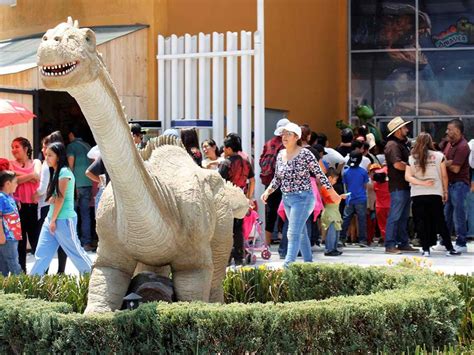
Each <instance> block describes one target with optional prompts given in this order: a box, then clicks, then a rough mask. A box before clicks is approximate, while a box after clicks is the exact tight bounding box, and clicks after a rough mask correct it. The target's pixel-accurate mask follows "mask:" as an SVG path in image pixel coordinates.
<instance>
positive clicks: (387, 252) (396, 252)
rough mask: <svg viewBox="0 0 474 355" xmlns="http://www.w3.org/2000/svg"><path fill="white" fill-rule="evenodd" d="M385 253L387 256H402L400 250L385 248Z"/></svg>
mask: <svg viewBox="0 0 474 355" xmlns="http://www.w3.org/2000/svg"><path fill="white" fill-rule="evenodd" d="M385 253H386V254H401V253H402V252H401V251H400V249H398V248H395V247H393V248H385Z"/></svg>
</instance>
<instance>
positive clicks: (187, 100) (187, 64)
mask: <svg viewBox="0 0 474 355" xmlns="http://www.w3.org/2000/svg"><path fill="white" fill-rule="evenodd" d="M191 52H192V45H191V35H190V34H188V33H186V34H185V35H184V53H186V54H190V53H191ZM191 64H192V59H191V58H186V59H185V60H184V87H185V89H184V91H185V92H184V118H186V119H188V120H193V119H195V117H192V113H191V112H192V107H191V96H192V90H193V85H192V81H193V80H192V72H191V70H192V69H191Z"/></svg>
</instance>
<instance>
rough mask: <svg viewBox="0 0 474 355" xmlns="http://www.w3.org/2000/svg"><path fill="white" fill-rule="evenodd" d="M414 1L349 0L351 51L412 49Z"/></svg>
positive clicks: (413, 43)
mask: <svg viewBox="0 0 474 355" xmlns="http://www.w3.org/2000/svg"><path fill="white" fill-rule="evenodd" d="M415 13H416V11H415V1H414V0H398V1H397V0H390V1H381V0H352V1H351V48H352V49H353V50H361V49H399V48H409V47H411V48H415V25H416V23H415V22H416V21H415Z"/></svg>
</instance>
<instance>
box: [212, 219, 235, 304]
mask: <svg viewBox="0 0 474 355" xmlns="http://www.w3.org/2000/svg"><path fill="white" fill-rule="evenodd" d="M233 222H234V219H233V218H232V215H231V214H225V215H223V216H222V217H221V218H219V219H218V220H217V223H216V229H215V231H214V236H213V237H212V240H211V249H212V262H213V264H214V272H213V274H212V281H211V293H210V296H209V302H219V303H223V302H224V291H223V289H222V280H224V277H225V272H226V267H227V264H228V263H229V256H230V252H231V249H232V241H233V239H232V228H233V225H234V223H233Z"/></svg>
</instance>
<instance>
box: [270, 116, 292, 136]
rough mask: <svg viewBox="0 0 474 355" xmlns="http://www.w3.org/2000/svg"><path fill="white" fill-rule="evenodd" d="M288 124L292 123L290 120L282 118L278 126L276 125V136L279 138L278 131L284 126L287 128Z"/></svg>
mask: <svg viewBox="0 0 474 355" xmlns="http://www.w3.org/2000/svg"><path fill="white" fill-rule="evenodd" d="M288 123H290V120H289V119H288V118H282V119H280V120H279V121H278V122H277V124H276V128H275V132H273V133H274V134H275V136H279V135H280V133H277V131H278V128H280V127H283V126H286V125H287V124H288Z"/></svg>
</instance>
